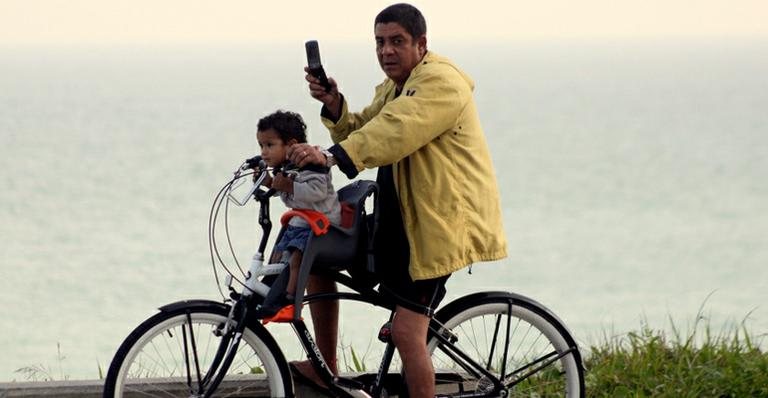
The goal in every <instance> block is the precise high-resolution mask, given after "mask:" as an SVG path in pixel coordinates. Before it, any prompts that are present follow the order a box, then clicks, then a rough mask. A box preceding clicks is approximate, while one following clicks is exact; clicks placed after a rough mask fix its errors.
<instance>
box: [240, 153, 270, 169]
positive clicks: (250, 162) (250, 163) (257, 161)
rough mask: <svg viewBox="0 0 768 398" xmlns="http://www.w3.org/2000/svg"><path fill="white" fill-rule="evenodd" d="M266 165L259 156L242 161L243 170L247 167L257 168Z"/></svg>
mask: <svg viewBox="0 0 768 398" xmlns="http://www.w3.org/2000/svg"><path fill="white" fill-rule="evenodd" d="M264 167H266V164H265V163H264V161H263V160H262V159H261V156H254V157H252V158H250V159H245V162H243V167H242V169H243V170H247V169H254V170H255V169H257V168H264Z"/></svg>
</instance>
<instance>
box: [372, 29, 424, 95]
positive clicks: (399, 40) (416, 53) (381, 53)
mask: <svg viewBox="0 0 768 398" xmlns="http://www.w3.org/2000/svg"><path fill="white" fill-rule="evenodd" d="M374 34H375V36H376V56H377V57H378V59H379V65H381V69H382V70H383V71H384V73H385V74H386V75H387V77H389V78H390V79H392V80H394V81H395V83H397V85H398V87H400V88H402V86H403V84H405V81H406V80H408V76H410V75H411V70H413V68H415V67H416V65H418V64H419V62H421V58H422V57H423V56H424V54H425V53H426V50H427V38H426V37H425V36H421V37H420V38H417V39H414V38H413V37H412V36H411V35H410V33H408V31H406V30H405V28H403V27H402V26H400V24H398V23H395V22H389V23H377V24H376V26H375V27H374Z"/></svg>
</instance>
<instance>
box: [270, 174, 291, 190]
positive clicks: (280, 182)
mask: <svg viewBox="0 0 768 398" xmlns="http://www.w3.org/2000/svg"><path fill="white" fill-rule="evenodd" d="M271 183H272V185H271V188H274V189H275V190H277V191H280V192H287V193H293V179H292V178H291V177H288V176H286V175H285V174H283V173H277V174H275V177H274V178H272V181H271Z"/></svg>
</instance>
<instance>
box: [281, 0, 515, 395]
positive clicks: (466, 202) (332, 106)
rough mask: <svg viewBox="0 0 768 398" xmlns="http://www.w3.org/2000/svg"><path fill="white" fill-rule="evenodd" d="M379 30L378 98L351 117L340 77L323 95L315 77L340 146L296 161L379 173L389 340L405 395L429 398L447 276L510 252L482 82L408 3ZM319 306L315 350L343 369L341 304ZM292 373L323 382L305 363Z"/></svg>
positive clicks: (390, 12)
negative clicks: (437, 314)
mask: <svg viewBox="0 0 768 398" xmlns="http://www.w3.org/2000/svg"><path fill="white" fill-rule="evenodd" d="M374 34H375V38H376V54H377V57H378V61H379V65H380V66H381V68H382V70H383V71H384V73H385V75H386V76H387V79H386V80H385V81H384V82H383V83H382V84H380V85H379V86H377V87H376V91H375V96H374V99H373V102H372V103H371V104H370V105H369V106H368V107H366V108H365V109H363V110H362V111H361V112H359V113H352V112H350V111H349V109H348V104H347V102H346V101H345V99H344V96H343V95H341V93H340V92H339V91H338V86H337V84H336V82H335V81H334V80H333V79H330V78H329V81H330V83H331V89H330V90H329V91H326V90H325V88H324V87H323V86H322V85H320V82H319V80H318V79H316V78H314V77H312V76H311V75H309V74H307V76H306V80H307V81H308V82H309V89H310V94H311V95H312V97H314V98H315V99H317V100H319V101H320V102H322V103H323V107H322V110H321V117H322V121H323V123H324V124H325V126H326V127H327V128H328V129H329V131H330V134H331V138H332V139H333V141H334V142H335V143H336V145H334V146H332V147H331V148H329V150H328V151H321V150H319V149H318V148H315V147H311V146H309V145H303V144H299V145H296V146H294V147H292V148H291V150H289V152H288V157H289V159H290V160H291V161H292V162H293V163H295V164H297V165H299V166H303V165H306V164H308V163H318V164H328V165H337V166H338V167H339V169H340V170H341V171H342V172H344V173H345V174H346V175H347V176H348V177H349V178H353V177H355V176H356V175H357V174H358V172H359V171H361V170H363V169H366V168H374V167H378V175H377V182H378V183H379V187H380V195H379V210H380V212H381V213H380V220H381V224H380V226H379V230H378V231H377V237H376V242H375V247H374V249H375V257H376V258H375V261H376V265H377V267H378V268H379V269H380V270H382V282H381V286H380V289H381V290H382V291H383V292H385V293H387V294H389V295H391V296H392V297H393V299H394V300H395V302H396V303H397V307H396V310H395V317H394V319H393V324H392V339H393V342H394V343H395V346H396V347H397V349H398V352H399V354H400V358H401V360H402V362H403V367H404V372H405V377H406V383H407V385H408V391H409V394H410V396H411V397H432V396H434V384H435V381H434V377H435V376H434V370H433V368H432V362H431V358H430V355H429V353H428V352H427V347H426V341H427V337H426V336H427V330H428V326H429V320H430V316H431V315H432V314H433V312H434V309H435V308H436V307H437V305H438V304H439V302H440V300H442V298H443V297H444V295H445V282H446V280H447V279H448V277H449V276H450V275H451V274H452V273H453V272H455V271H457V270H459V269H461V268H464V267H466V266H468V265H471V264H472V263H474V262H478V261H490V260H496V259H500V258H503V257H505V256H506V240H505V238H504V231H503V228H502V223H501V211H500V206H499V195H498V188H497V186H496V178H495V175H494V171H493V166H492V163H491V158H490V154H489V151H488V147H487V144H486V141H485V136H484V134H483V131H482V128H481V126H480V121H479V118H478V115H477V110H476V108H475V103H474V98H473V96H472V90H473V86H474V83H473V82H472V80H471V79H470V78H469V77H468V76H467V75H466V74H465V73H464V72H462V71H461V70H460V69H458V68H457V67H456V66H455V65H453V64H452V63H451V61H449V60H448V59H446V58H443V57H441V56H439V55H437V54H434V53H432V52H429V51H428V50H427V38H426V22H425V20H424V17H423V16H422V14H421V12H420V11H419V10H418V9H416V8H415V7H413V6H411V5H408V4H395V5H392V6H390V7H387V8H386V9H384V10H383V11H381V13H379V15H378V16H377V17H376V19H375V22H374ZM305 70H307V69H305ZM307 71H308V70H307ZM308 289H309V290H310V292H320V291H329V290H333V289H335V285H333V283H332V282H328V281H327V280H322V279H320V278H315V279H314V280H311V281H310V283H309V286H308ZM323 305H325V306H326V307H325V308H320V307H313V308H311V312H312V315H313V319H315V331H316V335H317V343H318V346H319V347H320V350H321V352H322V353H323V356H324V357H325V359H326V360H327V361H328V362H329V365H330V366H331V369H332V370H333V371H334V372H335V371H336V367H335V359H336V333H337V325H338V307H337V304H336V303H324V304H323ZM316 314H317V315H318V316H319V318H316V317H315V315H316ZM295 366H296V367H297V368H298V369H299V371H301V372H302V373H303V374H304V375H305V376H308V377H312V378H313V379H315V380H317V378H316V377H313V376H314V375H312V374H311V373H313V372H312V370H311V368H310V367H308V366H307V364H306V363H297V364H295Z"/></svg>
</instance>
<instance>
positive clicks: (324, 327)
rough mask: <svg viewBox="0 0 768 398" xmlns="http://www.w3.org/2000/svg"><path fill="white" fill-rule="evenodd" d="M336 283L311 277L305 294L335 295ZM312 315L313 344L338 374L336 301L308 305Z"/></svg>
mask: <svg viewBox="0 0 768 398" xmlns="http://www.w3.org/2000/svg"><path fill="white" fill-rule="evenodd" d="M337 291H338V289H337V288H336V282H334V281H333V280H332V279H330V278H325V277H322V276H318V275H312V276H311V277H310V278H309V283H308V284H307V292H308V293H309V294H315V293H336V292H337ZM309 312H310V313H311V314H312V326H313V327H314V330H315V343H317V348H318V349H320V353H321V354H323V359H325V361H326V362H327V363H328V367H329V368H330V369H331V372H333V374H334V375H337V374H338V373H339V370H338V368H337V366H336V344H337V342H338V338H339V302H338V300H333V301H331V300H321V301H318V302H316V303H313V304H310V305H309Z"/></svg>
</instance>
